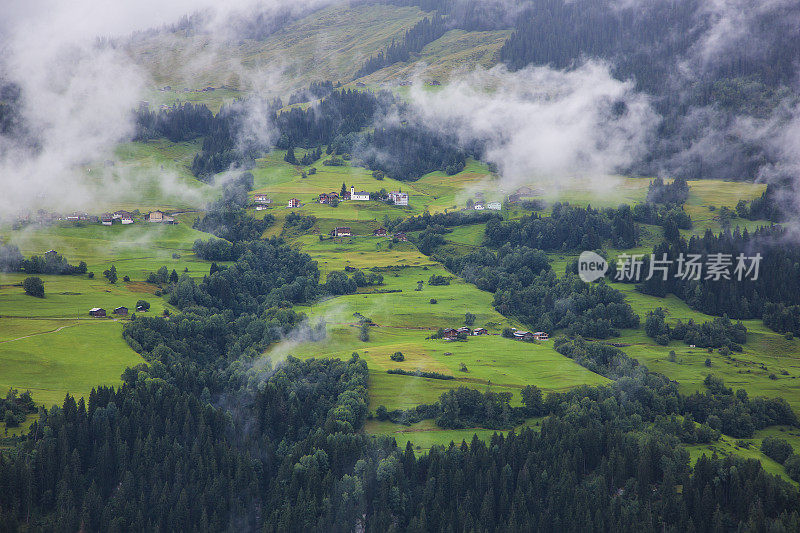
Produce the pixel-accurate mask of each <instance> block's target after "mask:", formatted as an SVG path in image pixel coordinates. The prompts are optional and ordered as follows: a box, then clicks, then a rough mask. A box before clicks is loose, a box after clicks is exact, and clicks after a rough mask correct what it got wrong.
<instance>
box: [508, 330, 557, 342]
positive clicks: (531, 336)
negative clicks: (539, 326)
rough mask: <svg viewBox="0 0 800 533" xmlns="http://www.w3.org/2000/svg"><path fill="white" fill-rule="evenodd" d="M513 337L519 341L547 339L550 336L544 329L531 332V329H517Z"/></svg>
mask: <svg viewBox="0 0 800 533" xmlns="http://www.w3.org/2000/svg"><path fill="white" fill-rule="evenodd" d="M513 338H514V340H517V341H546V340H547V339H549V338H550V336H549V335H548V334H547V333H545V332H544V331H537V332H534V333H531V332H530V331H522V330H519V329H515V330H514V337H513Z"/></svg>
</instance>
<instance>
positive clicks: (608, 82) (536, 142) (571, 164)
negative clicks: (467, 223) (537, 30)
mask: <svg viewBox="0 0 800 533" xmlns="http://www.w3.org/2000/svg"><path fill="white" fill-rule="evenodd" d="M411 96H412V101H413V104H414V105H415V107H416V108H417V110H418V112H419V113H420V115H421V116H422V118H423V120H425V121H426V123H427V125H428V126H431V127H434V128H437V129H441V130H445V131H447V132H448V133H451V134H454V135H456V136H457V138H458V139H459V140H460V141H461V142H462V143H464V144H465V145H467V144H470V143H473V142H482V143H485V144H484V146H485V149H484V150H485V152H484V154H483V156H484V159H486V160H487V161H490V162H492V163H495V164H496V165H497V166H498V169H499V171H500V174H501V176H502V177H503V178H504V180H505V182H506V183H507V184H510V185H513V184H517V183H521V182H539V183H545V184H548V185H552V186H557V185H558V184H561V183H564V180H565V178H572V177H580V178H595V179H597V180H600V181H602V180H601V178H604V177H606V176H608V175H611V174H614V173H616V172H619V171H621V170H623V169H625V168H626V167H628V166H629V165H631V164H632V163H634V162H635V161H636V160H637V159H638V158H640V157H641V156H642V155H643V154H644V152H645V151H646V149H647V143H648V139H649V137H650V136H651V135H652V133H653V130H654V128H655V127H656V126H657V124H658V122H659V117H658V114H657V113H655V112H654V111H653V109H652V108H651V106H650V102H649V100H648V97H647V96H645V95H643V94H641V93H638V92H636V91H635V90H634V87H633V84H632V83H631V82H622V81H619V80H616V79H614V77H613V76H612V75H611V73H610V70H609V67H608V65H606V64H604V63H600V62H591V61H590V62H587V63H585V64H584V65H582V66H581V67H579V68H577V69H574V70H571V71H559V70H554V69H551V68H548V67H529V68H526V69H523V70H520V71H516V72H509V71H508V70H507V69H506V68H505V67H503V66H497V67H494V68H492V69H490V70H476V71H474V72H472V73H469V74H467V75H465V76H463V77H461V78H460V79H457V80H455V81H453V82H452V83H450V84H449V85H448V86H446V87H444V88H443V89H442V90H441V91H438V92H429V91H426V90H424V89H423V88H422V87H421V86H417V87H416V88H415V89H414V90H413V91H412V92H411Z"/></svg>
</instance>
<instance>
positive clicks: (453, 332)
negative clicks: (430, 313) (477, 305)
mask: <svg viewBox="0 0 800 533" xmlns="http://www.w3.org/2000/svg"><path fill="white" fill-rule="evenodd" d="M488 334H489V332H488V331H486V329H485V328H475V329H470V328H468V327H467V326H461V327H460V328H445V329H444V330H442V338H443V339H449V340H452V339H457V338H458V336H459V335H472V336H474V337H475V336H478V335H488Z"/></svg>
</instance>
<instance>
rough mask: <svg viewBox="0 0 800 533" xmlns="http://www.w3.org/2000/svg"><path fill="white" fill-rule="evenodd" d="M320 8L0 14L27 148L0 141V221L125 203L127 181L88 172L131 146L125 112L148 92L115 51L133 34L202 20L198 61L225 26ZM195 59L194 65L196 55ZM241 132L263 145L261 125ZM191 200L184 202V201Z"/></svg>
mask: <svg viewBox="0 0 800 533" xmlns="http://www.w3.org/2000/svg"><path fill="white" fill-rule="evenodd" d="M322 3H324V1H323V0H308V1H305V2H299V3H298V2H288V1H286V0H268V1H259V0H236V1H233V2H225V3H219V2H216V1H214V0H191V1H189V0H178V1H175V2H167V3H164V2H156V1H154V0H137V1H132V0H125V1H119V2H101V1H98V0H76V1H74V2H69V3H64V2H57V1H55V0H33V1H31V2H25V3H18V2H17V3H12V5H10V6H4V8H3V17H2V20H0V85H2V84H3V83H13V84H15V85H16V86H17V87H19V89H20V95H21V96H20V99H19V101H18V102H17V105H18V107H19V108H20V109H19V111H20V115H21V118H22V121H23V122H24V124H25V127H26V129H27V131H29V132H30V135H31V137H33V138H35V140H36V148H35V149H30V147H26V146H25V145H24V144H23V143H19V142H18V140H17V139H15V138H13V136H12V137H11V138H9V137H10V136H7V137H6V138H0V185H2V187H3V194H2V195H0V218H5V217H9V216H14V215H16V214H19V213H21V212H25V211H33V210H35V209H46V210H53V211H60V212H65V211H69V210H73V209H81V210H90V209H96V208H97V207H98V206H100V205H108V204H110V203H114V202H115V201H117V200H118V199H120V198H126V197H130V193H131V190H134V189H136V188H137V187H139V185H140V183H139V182H138V181H136V180H134V181H126V182H124V183H120V182H119V181H118V180H115V181H111V180H105V179H104V178H103V176H102V175H103V174H104V173H102V172H96V169H92V167H93V166H95V164H96V163H97V162H98V161H103V160H104V159H109V158H111V157H112V153H113V150H114V148H115V147H116V146H117V145H118V143H119V142H120V141H124V140H128V139H130V138H131V136H132V134H133V131H134V124H133V117H132V113H131V111H132V110H133V109H134V108H135V107H136V106H137V105H138V103H139V102H140V101H141V100H146V99H147V97H146V96H145V95H146V94H147V90H151V89H152V88H153V86H154V83H153V80H151V79H150V76H149V74H148V72H147V70H146V69H145V68H144V67H143V66H141V64H139V63H137V59H136V58H135V57H132V56H131V55H130V53H129V51H128V50H126V48H125V46H123V45H121V44H120V42H122V40H124V39H125V38H127V37H128V36H130V35H131V34H132V33H133V32H139V31H145V30H150V29H152V28H158V27H163V26H164V25H167V24H172V23H175V22H177V21H178V20H179V19H180V18H181V17H183V16H186V15H191V14H193V13H198V12H202V14H203V16H202V17H198V19H199V20H202V24H203V27H202V31H203V32H204V33H205V34H206V35H207V38H208V41H209V42H210V43H211V45H210V46H209V47H208V50H209V52H208V53H209V54H213V55H215V57H216V56H218V55H219V49H220V48H219V46H216V43H219V42H222V41H225V40H227V39H231V38H233V37H234V36H235V35H234V34H235V29H234V30H232V29H231V28H232V27H235V24H234V23H235V21H237V20H238V21H242V20H246V19H247V18H248V17H249V14H252V13H258V12H260V13H267V14H269V13H275V12H277V10H279V9H281V8H284V7H285V8H287V9H290V10H297V9H308V8H311V7H314V6H318V5H321V4H322ZM287 6H288V7H287ZM197 60H198V61H204V59H203V55H202V53H201V54H200V55H199V56H198V59H197ZM209 61H211V59H209ZM262 115H263V113H262V110H259V109H254V113H253V116H254V117H260V116H262ZM249 124H251V125H252V128H250V129H249V130H248V131H247V132H246V133H247V135H248V136H249V137H250V138H251V139H245V140H252V138H253V137H259V138H262V139H268V138H269V135H270V133H269V125H268V124H265V123H264V122H263V121H261V122H256V121H255V119H254V120H253V121H252V122H251V123H249ZM28 144H30V143H28ZM92 171H95V172H94V174H92ZM151 172H152V173H153V175H152V176H148V177H147V182H148V183H152V181H153V179H154V178H157V177H158V176H157V174H158V172H157V171H156V170H155V169H153V170H152V171H151ZM105 174H107V173H105ZM173 181H174V180H170V184H171V183H173ZM171 188H172V187H171ZM171 192H173V193H174V188H172V190H171ZM193 201H195V198H194V197H193V196H191V195H189V196H187V198H186V199H185V203H191V202H193Z"/></svg>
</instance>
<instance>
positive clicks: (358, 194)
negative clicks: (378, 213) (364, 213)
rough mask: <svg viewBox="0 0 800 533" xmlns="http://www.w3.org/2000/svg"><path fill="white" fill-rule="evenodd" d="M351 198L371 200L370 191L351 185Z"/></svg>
mask: <svg viewBox="0 0 800 533" xmlns="http://www.w3.org/2000/svg"><path fill="white" fill-rule="evenodd" d="M350 199H351V200H359V201H362V202H363V201H366V200H369V193H368V192H367V191H356V188H355V187H353V186H351V187H350Z"/></svg>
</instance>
